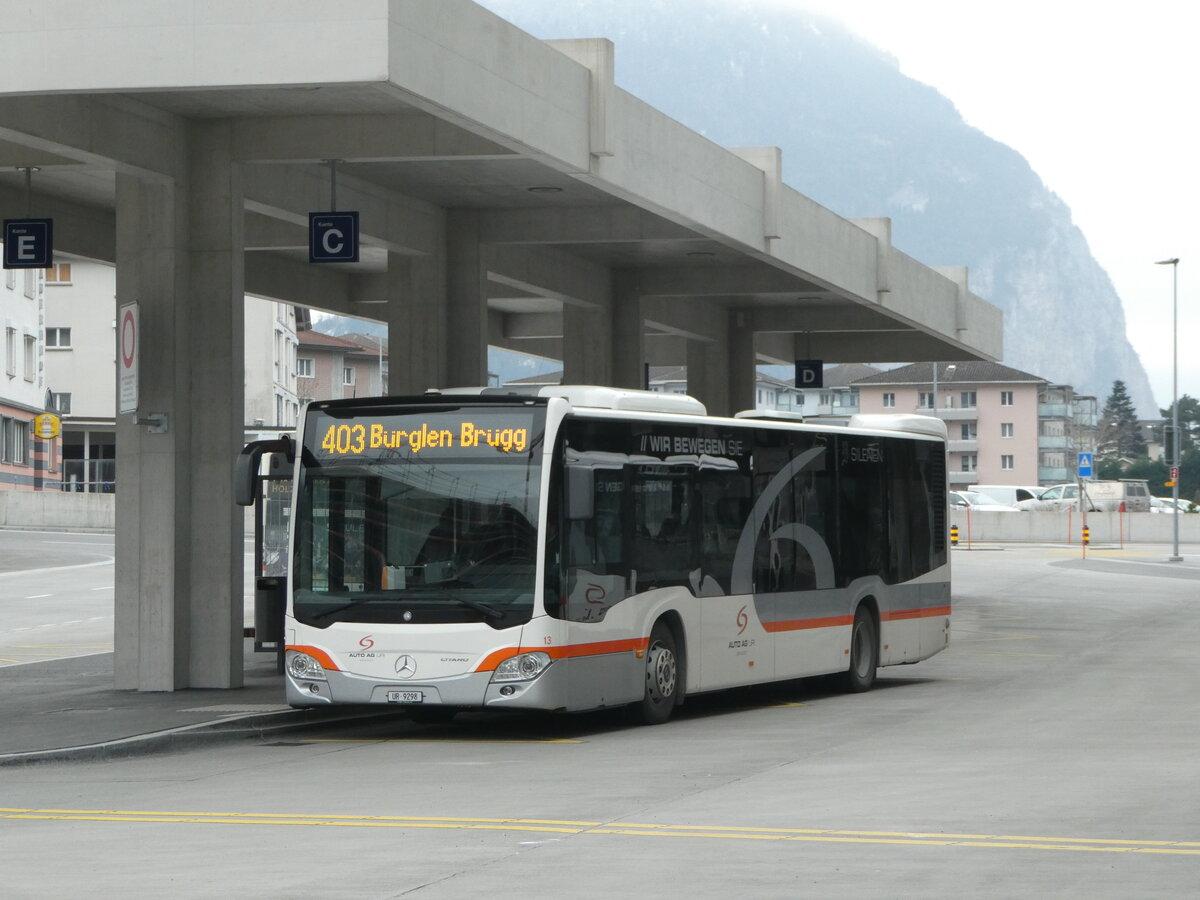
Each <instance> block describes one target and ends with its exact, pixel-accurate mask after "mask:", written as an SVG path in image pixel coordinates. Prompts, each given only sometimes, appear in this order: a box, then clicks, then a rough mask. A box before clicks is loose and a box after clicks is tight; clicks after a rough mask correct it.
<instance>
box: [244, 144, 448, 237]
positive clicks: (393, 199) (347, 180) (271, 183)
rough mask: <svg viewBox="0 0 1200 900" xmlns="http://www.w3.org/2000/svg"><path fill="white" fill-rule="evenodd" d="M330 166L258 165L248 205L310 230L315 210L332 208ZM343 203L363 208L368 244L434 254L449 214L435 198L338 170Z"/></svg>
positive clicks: (361, 217)
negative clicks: (423, 197) (431, 200)
mask: <svg viewBox="0 0 1200 900" xmlns="http://www.w3.org/2000/svg"><path fill="white" fill-rule="evenodd" d="M329 188H330V177H329V168H328V167H327V166H318V165H311V166H301V165H255V166H253V168H252V169H251V170H250V172H249V174H248V177H247V179H246V209H247V210H249V211H251V212H255V213H260V214H262V215H266V216H271V217H273V218H277V219H282V220H283V221H285V222H290V223H292V224H294V225H300V226H302V227H303V228H304V229H305V233H306V234H307V229H308V214H309V213H310V212H327V211H328V210H329V193H330V191H329ZM337 198H338V207H339V208H341V209H343V210H358V212H359V227H360V230H361V234H362V238H363V241H364V243H367V242H369V243H372V244H374V245H375V246H379V247H383V248H386V249H387V250H389V251H391V252H393V253H415V254H431V253H434V252H435V250H436V248H437V246H438V241H439V240H440V236H441V233H442V228H443V227H444V224H443V223H444V216H445V213H444V212H442V210H440V209H438V208H437V207H435V206H434V205H433V204H431V203H425V202H423V201H421V200H416V199H414V198H412V197H406V196H404V195H403V194H399V193H397V192H395V191H389V190H387V189H385V188H381V187H379V186H378V185H373V184H369V183H367V182H363V181H361V180H359V179H357V178H354V177H353V176H351V175H346V174H345V173H343V172H338V177H337ZM306 245H307V242H306Z"/></svg>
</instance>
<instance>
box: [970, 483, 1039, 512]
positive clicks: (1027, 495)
mask: <svg viewBox="0 0 1200 900" xmlns="http://www.w3.org/2000/svg"><path fill="white" fill-rule="evenodd" d="M967 490H968V491H978V492H979V493H981V494H987V495H988V496H989V497H991V498H992V499H993V500H995V501H996V502H997V503H1002V504H1004V505H1005V506H1012V507H1016V508H1018V509H1019V508H1020V507H1017V504H1018V503H1019V502H1020V501H1022V500H1036V499H1037V498H1038V497H1040V496H1041V495H1042V491H1044V490H1045V488H1040V487H1032V486H1029V485H1023V484H973V485H971V486H970V487H969V488H967Z"/></svg>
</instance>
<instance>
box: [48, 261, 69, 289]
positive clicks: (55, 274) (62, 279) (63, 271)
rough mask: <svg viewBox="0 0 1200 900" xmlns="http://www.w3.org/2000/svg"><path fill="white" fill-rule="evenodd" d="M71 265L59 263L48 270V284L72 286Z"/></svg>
mask: <svg viewBox="0 0 1200 900" xmlns="http://www.w3.org/2000/svg"><path fill="white" fill-rule="evenodd" d="M70 283H71V264H70V263H58V264H56V265H53V266H51V267H50V268H48V269H47V270H46V284H70Z"/></svg>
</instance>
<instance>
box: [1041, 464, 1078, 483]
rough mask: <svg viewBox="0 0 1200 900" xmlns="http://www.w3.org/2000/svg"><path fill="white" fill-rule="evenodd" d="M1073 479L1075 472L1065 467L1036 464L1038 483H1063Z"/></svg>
mask: <svg viewBox="0 0 1200 900" xmlns="http://www.w3.org/2000/svg"><path fill="white" fill-rule="evenodd" d="M1074 480H1075V472H1074V470H1072V469H1068V468H1066V467H1061V468H1060V467H1056V466H1038V482H1039V483H1040V484H1064V483H1065V482H1068V481H1074Z"/></svg>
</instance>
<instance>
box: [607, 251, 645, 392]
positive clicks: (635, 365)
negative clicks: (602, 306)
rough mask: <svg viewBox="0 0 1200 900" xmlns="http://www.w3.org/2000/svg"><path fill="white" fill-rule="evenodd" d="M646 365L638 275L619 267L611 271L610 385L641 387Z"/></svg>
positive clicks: (643, 381)
mask: <svg viewBox="0 0 1200 900" xmlns="http://www.w3.org/2000/svg"><path fill="white" fill-rule="evenodd" d="M645 365H646V348H645V337H644V335H643V327H642V298H641V294H640V292H639V287H638V281H637V275H636V274H635V273H633V272H629V271H625V270H620V269H618V270H615V271H614V272H613V273H612V381H611V384H612V386H613V387H621V388H644V387H645V386H646V383H645V379H646V374H645Z"/></svg>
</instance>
